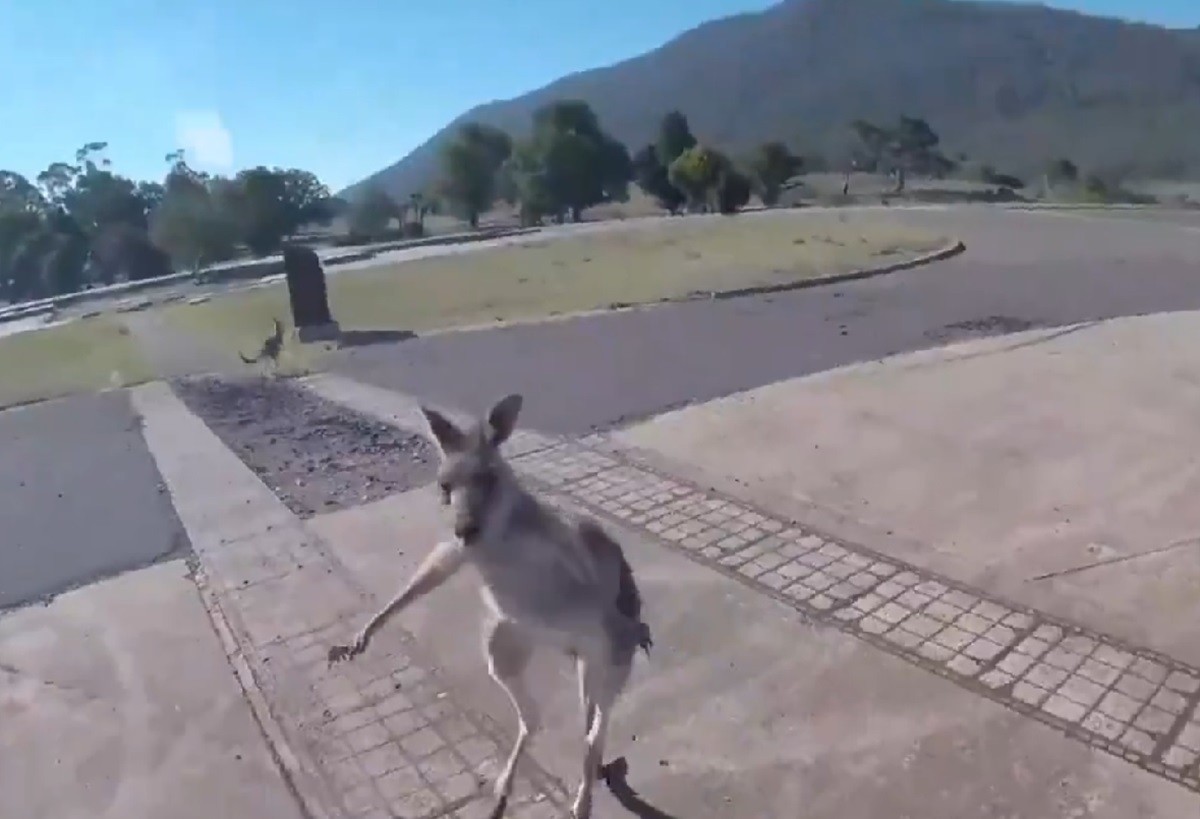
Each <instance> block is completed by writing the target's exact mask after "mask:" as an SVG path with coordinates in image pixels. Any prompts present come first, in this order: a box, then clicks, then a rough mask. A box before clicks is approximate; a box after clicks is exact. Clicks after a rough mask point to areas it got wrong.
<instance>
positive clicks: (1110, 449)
mask: <svg viewBox="0 0 1200 819" xmlns="http://www.w3.org/2000/svg"><path fill="white" fill-rule="evenodd" d="M1198 345H1200V314H1197V313H1194V312H1189V313H1167V314H1161V315H1155V316H1147V317H1139V318H1129V319H1120V320H1114V321H1110V322H1103V323H1099V324H1090V325H1082V326H1078V327H1075V328H1071V329H1068V330H1059V331H1043V332H1034V333H1028V334H1018V335H1016V336H1009V337H1006V338H1003V339H994V340H989V341H976V342H968V343H964V344H960V345H954V346H951V347H948V348H944V349H940V350H933V351H927V352H922V353H914V354H910V355H908V356H902V357H899V358H897V359H892V360H888V361H885V362H879V363H875V364H866V365H859V366H855V367H850V368H847V369H843V370H835V371H831V372H828V373H824V374H821V375H818V376H813V377H810V378H803V379H796V380H793V381H786V382H782V383H779V384H775V385H771V386H768V387H764V388H760V389H757V390H752V391H750V392H747V393H743V394H739V395H735V396H731V397H729V398H726V399H723V400H720V401H716V402H712V403H709V404H707V405H703V406H697V407H693V408H689V409H685V410H682V411H679V412H675V413H668V414H666V415H663V416H660V417H658V418H656V419H653V420H652V421H649V422H647V423H645V424H641V425H638V426H635V427H633V428H631V429H628V430H624V431H622V432H620V433H618V436H617V437H618V438H619V439H620V440H621V441H623V442H625V443H627V444H630V445H634V446H641V447H645V448H648V449H652V450H654V451H656V452H659V453H662V454H664V455H666V456H667V457H670V458H672V459H674V460H676V461H678V462H684V463H687V464H690V465H692V466H694V467H697V468H699V469H701V470H703V471H704V472H705V473H706V474H709V475H716V476H722V477H724V478H725V479H733V480H736V481H738V482H740V484H741V485H742V486H744V487H746V488H747V490H748V491H752V492H754V493H756V494H757V493H760V492H767V493H770V494H772V495H776V496H781V497H783V498H788V499H791V500H792V501H793V502H795V501H799V502H801V503H804V504H807V507H808V508H806V509H805V514H806V517H808V518H810V519H811V517H812V514H813V513H817V514H825V515H832V516H837V517H846V518H852V519H854V520H856V521H859V522H863V523H867V524H870V525H871V526H872V527H873V528H874V530H876V531H877V532H881V533H885V535H890V536H891V537H890V538H889V537H886V536H885V537H884V538H883V539H884V540H885V541H886V542H888V543H889V546H888V551H889V553H892V554H895V555H896V556H898V557H903V558H905V559H907V560H911V561H914V562H917V563H920V564H921V565H923V566H927V567H929V568H931V569H935V570H938V571H941V572H945V573H947V574H950V575H952V576H954V577H957V578H959V579H961V580H963V581H965V582H969V583H974V584H979V585H981V586H983V587H986V588H989V589H992V590H994V591H995V592H997V593H1001V594H1005V595H1008V596H1011V597H1013V598H1014V599H1017V600H1020V601H1023V602H1025V603H1027V604H1029V605H1031V606H1037V607H1041V608H1044V609H1046V610H1048V611H1052V612H1055V613H1057V614H1059V615H1061V616H1064V617H1070V618H1073V619H1077V620H1082V621H1085V622H1087V623H1090V624H1092V625H1094V626H1095V627H1097V628H1101V629H1104V630H1107V631H1111V632H1112V633H1114V634H1117V635H1120V636H1121V637H1123V638H1125V639H1128V640H1131V641H1136V642H1139V643H1141V644H1144V645H1147V646H1152V647H1154V648H1157V649H1158V650H1160V651H1163V652H1165V653H1168V654H1171V655H1172V656H1175V657H1179V658H1181V659H1184V660H1186V661H1188V662H1191V663H1195V664H1200V636H1198V635H1197V633H1196V630H1195V629H1194V628H1192V625H1191V624H1192V623H1193V622H1194V621H1195V617H1196V614H1197V613H1198V606H1200V602H1198V601H1200V510H1198V509H1197V506H1196V504H1195V502H1194V499H1195V497H1196V494H1197V492H1198V491H1200V459H1198V457H1197V454H1196V447H1195V446H1193V445H1192V444H1191V443H1190V435H1191V429H1192V428H1193V427H1194V426H1195V424H1194V419H1195V418H1196V416H1197V413H1198V412H1200V363H1198V362H1197V360H1196V357H1195V350H1196V349H1197V346H1198Z"/></svg>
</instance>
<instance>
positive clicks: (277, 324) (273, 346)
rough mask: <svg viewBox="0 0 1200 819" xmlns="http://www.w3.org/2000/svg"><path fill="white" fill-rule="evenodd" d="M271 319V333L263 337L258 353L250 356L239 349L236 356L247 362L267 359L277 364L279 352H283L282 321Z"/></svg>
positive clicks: (254, 362) (252, 362)
mask: <svg viewBox="0 0 1200 819" xmlns="http://www.w3.org/2000/svg"><path fill="white" fill-rule="evenodd" d="M271 321H272V322H274V330H273V331H272V332H271V335H269V336H267V337H266V338H265V339H263V343H262V346H261V347H259V349H258V353H257V354H256V355H255V356H254V357H253V358H251V357H249V356H247V355H246V354H245V353H243V352H241V351H240V350H239V351H238V358H240V359H242V361H244V362H245V363H247V364H256V363H258V362H259V361H262V360H263V359H269V360H270V361H271V363H272V364H274V365H275V366H278V365H279V354H280V353H281V352H283V322H281V321H280V320H279V319H277V318H273V319H271Z"/></svg>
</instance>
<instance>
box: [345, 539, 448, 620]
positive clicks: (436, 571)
mask: <svg viewBox="0 0 1200 819" xmlns="http://www.w3.org/2000/svg"><path fill="white" fill-rule="evenodd" d="M465 558H466V554H465V552H464V551H463V546H462V544H461V543H460V542H459V541H457V540H448V541H443V542H441V543H439V544H438V545H437V546H435V547H433V551H431V552H430V553H429V555H428V556H427V557H426V558H425V560H423V561H422V562H421V565H420V566H418V567H417V570H416V571H415V572H414V573H413V576H412V577H411V578H410V579H409V581H408V584H407V585H406V586H405V587H404V588H403V589H401V590H400V592H399V594H397V595H396V596H395V597H394V598H393V599H392V601H391V602H390V603H388V604H387V605H386V606H384V607H383V609H382V610H381V611H380V612H379V613H378V614H376V615H375V616H374V617H372V618H371V620H370V622H368V623H367V625H366V628H364V629H363V633H364V635H365V636H366V637H367V638H368V639H370V637H371V635H373V634H374V633H375V632H376V631H378V630H379V629H380V628H382V627H383V625H384V624H385V623H386V622H387V621H388V620H390V619H391V618H392V617H393V616H395V615H396V614H397V613H398V612H400V611H402V610H404V609H405V608H407V607H408V605H409V604H411V603H413V602H415V601H417V600H419V599H420V598H422V597H424V596H425V595H426V594H429V592H431V591H433V590H434V589H436V588H437V587H438V586H440V585H442V584H443V583H445V582H446V581H447V580H449V579H450V577H451V576H453V575H454V573H455V572H457V571H458V570H459V569H460V568H461V567H462V565H463V563H464V562H465Z"/></svg>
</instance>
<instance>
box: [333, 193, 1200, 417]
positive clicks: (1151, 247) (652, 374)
mask: <svg viewBox="0 0 1200 819" xmlns="http://www.w3.org/2000/svg"><path fill="white" fill-rule="evenodd" d="M755 218H781V217H774V216H772V217H766V216H763V217H755ZM800 218H802V217H800ZM904 218H905V219H906V220H908V221H911V222H912V223H913V224H916V225H920V226H924V227H927V228H929V229H932V230H936V231H944V232H949V233H953V234H957V235H958V236H960V237H961V238H963V239H964V240H965V241H966V243H967V247H968V250H967V252H966V254H964V255H963V256H961V257H959V258H957V259H954V260H951V261H948V262H943V263H940V264H936V265H932V266H929V267H926V268H920V269H916V270H912V271H908V272H905V273H900V274H895V275H890V276H884V277H880V278H877V279H871V280H867V281H861V282H856V283H847V284H845V285H834V286H829V287H822V288H816V289H812V290H802V291H797V292H794V293H791V294H778V295H774V296H766V297H754V298H746V299H736V300H729V301H714V302H693V303H687V304H681V305H671V306H665V307H657V308H653V309H650V310H635V311H628V312H618V313H607V314H599V315H593V316H589V317H585V318H580V319H578V320H574V321H569V322H551V323H545V324H537V325H523V326H512V327H509V328H504V329H498V330H486V331H480V332H473V333H455V334H447V335H439V336H429V337H426V338H419V339H415V340H412V341H408V342H405V343H403V344H400V345H397V346H387V347H376V348H361V349H358V350H354V351H352V352H350V353H348V354H347V355H346V356H345V357H344V358H343V359H341V361H340V363H339V364H337V365H335V366H336V367H337V368H338V369H339V370H340V371H341V372H345V373H347V374H351V375H353V376H355V377H358V378H362V379H366V380H368V381H371V382H372V383H376V384H379V385H381V386H386V387H392V388H395V389H402V390H406V391H409V392H413V393H418V394H421V395H425V396H428V397H430V398H435V399H438V400H442V401H444V402H446V403H449V404H453V405H457V406H463V407H481V406H483V405H485V404H486V403H487V402H489V401H491V400H492V399H494V398H495V397H496V396H499V395H502V394H504V393H506V392H508V391H512V390H518V391H523V392H524V393H525V394H527V395H528V396H530V398H531V399H532V400H530V401H529V403H528V406H527V412H528V421H529V423H530V424H533V425H534V426H536V427H537V428H540V429H544V430H548V431H553V432H561V433H582V432H586V431H588V430H589V429H592V428H597V427H599V428H604V427H610V426H613V425H617V424H622V423H625V422H629V421H631V420H634V419H637V418H642V417H646V416H648V415H652V414H654V413H658V412H662V411H664V410H666V409H669V408H672V407H676V406H678V405H680V404H684V403H688V402H692V401H703V400H708V399H711V398H716V397H719V396H722V395H728V394H730V393H733V392H736V391H739V390H745V389H749V388H752V387H756V386H760V385H762V384H766V383H770V382H773V381H778V380H781V379H785V378H792V377H796V376H800V375H805V374H809V373H814V372H820V371H823V370H827V369H830V368H832V367H837V366H841V365H845V364H850V363H853V362H856V361H865V360H872V359H877V358H881V357H884V356H887V355H890V354H893V353H898V352H903V351H906V350H913V349H919V348H924V347H931V346H937V345H940V344H943V343H945V342H947V341H952V340H955V339H962V338H969V337H972V336H977V335H981V334H994V333H1001V332H1010V331H1013V330H1020V329H1026V328H1028V327H1030V326H1039V327H1045V326H1058V325H1065V324H1070V323H1074V322H1079V321H1086V320H1091V319H1099V318H1106V317H1111V316H1120V315H1130V314H1137V313H1149V312H1158V311H1163V310H1179V309H1195V308H1197V307H1200V254H1198V253H1197V247H1200V234H1197V233H1195V232H1192V231H1190V230H1188V229H1186V228H1183V227H1180V226H1178V225H1173V224H1160V223H1155V222H1150V221H1138V220H1134V219H1130V218H1122V219H1118V218H1112V217H1109V218H1105V217H1096V218H1090V217H1087V218H1085V217H1076V216H1067V215H1059V214H1036V213H1029V212H1015V211H1014V212H1009V211H1002V210H998V209H994V208H960V209H956V210H944V211H909V212H906V213H905V215H904Z"/></svg>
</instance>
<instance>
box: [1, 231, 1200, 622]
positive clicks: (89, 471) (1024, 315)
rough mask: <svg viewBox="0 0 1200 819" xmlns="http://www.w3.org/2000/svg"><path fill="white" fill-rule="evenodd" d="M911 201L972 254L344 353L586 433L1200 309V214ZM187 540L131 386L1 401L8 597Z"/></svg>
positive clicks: (438, 392) (438, 395) (42, 591)
mask: <svg viewBox="0 0 1200 819" xmlns="http://www.w3.org/2000/svg"><path fill="white" fill-rule="evenodd" d="M751 218H776V217H751ZM801 218H802V217H801ZM904 218H906V219H909V220H911V221H912V222H913V223H914V224H918V225H925V226H927V227H929V228H931V229H935V230H942V231H946V232H949V233H953V234H956V235H958V236H959V237H961V238H963V239H964V240H965V241H966V242H967V244H968V251H967V253H966V254H964V255H962V256H960V257H958V258H957V259H955V260H952V261H949V262H944V263H941V264H938V265H933V266H929V267H925V268H919V269H916V270H912V271H908V272H905V273H899V274H894V275H890V276H884V277H880V278H878V279H872V280H866V281H861V282H857V283H849V284H845V285H836V286H830V287H825V288H818V289H813V290H805V291H798V292H795V293H791V294H781V295H775V296H769V297H755V298H746V299H737V300H729V301H715V302H694V303H689V304H682V305H671V306H664V307H658V308H653V309H649V310H643V311H630V312H622V313H609V314H602V315H596V316H592V317H587V318H581V319H577V320H573V321H569V322H553V323H547V324H542V325H525V326H515V327H509V328H505V329H500V330H488V331H479V332H472V333H455V334H445V335H439V336H429V337H425V338H417V339H414V340H411V341H407V342H403V343H400V344H392V345H381V346H377V347H362V348H357V349H355V350H353V351H348V352H347V353H346V354H345V355H344V357H343V358H342V359H341V360H340V361H339V362H338V363H337V364H336V367H337V368H338V369H340V370H341V371H342V372H344V373H346V374H348V375H352V376H354V377H359V378H362V379H364V380H367V381H371V382H374V383H377V384H380V385H382V386H385V387H390V388H393V389H399V390H402V391H405V392H408V393H415V394H418V395H421V396H425V397H428V398H430V399H433V400H437V401H441V402H445V403H448V404H451V405H455V406H459V407H463V408H468V409H469V408H480V409H482V408H483V407H485V406H486V405H487V404H488V403H490V402H491V401H492V400H494V399H495V398H497V397H499V396H501V395H503V394H505V393H507V392H510V391H520V392H523V393H524V394H525V396H526V408H525V411H524V420H525V422H526V423H528V424H529V425H530V426H532V427H534V428H539V429H542V430H545V431H550V432H559V433H567V434H572V433H584V432H587V431H589V430H592V429H596V428H606V427H611V426H615V425H620V424H622V423H627V422H629V421H632V420H635V419H638V418H642V417H645V416H649V415H652V414H655V413H658V412H662V411H664V410H667V409H669V408H672V407H676V406H679V405H682V404H685V403H688V402H691V401H703V400H708V399H711V398H716V397H719V396H722V395H727V394H729V393H732V392H736V391H739V390H745V389H750V388H753V387H757V386H760V385H762V384H766V383H770V382H772V381H777V380H780V379H784V378H790V377H795V376H799V375H804V374H808V373H815V372H819V371H822V370H826V369H829V368H832V367H837V366H840V365H844V364H849V363H853V362H856V361H862V360H869V359H875V358H880V357H883V356H886V355H889V354H892V353H897V352H902V351H905V350H912V349H916V348H922V347H930V346H934V345H937V344H941V343H944V342H945V341H948V340H953V339H956V338H963V337H967V336H972V335H980V334H985V333H997V332H1006V331H1011V330H1017V329H1023V328H1027V327H1031V326H1055V325H1063V324H1070V323H1075V322H1080V321H1087V320H1092V319H1100V318H1105V317H1111V316H1119V315H1129V314H1135V313H1150V312H1159V311H1165V310H1186V309H1197V308H1200V218H1198V219H1197V220H1196V223H1195V225H1194V226H1193V225H1192V224H1191V223H1190V222H1188V221H1187V220H1186V219H1181V220H1170V221H1168V220H1150V219H1134V218H1131V217H1121V218H1116V217H1094V218H1077V217H1069V216H1054V215H1045V214H1030V213H1020V212H1004V211H999V210H996V209H990V208H982V207H981V208H963V209H959V210H953V211H937V210H930V211H912V212H907V213H906V214H905V216H904ZM1193 227H1194V229H1193ZM587 229H588V230H592V229H607V228H604V227H600V226H589V227H588V228H587ZM186 548H187V542H186V537H185V536H184V534H183V532H182V530H181V529H180V527H179V524H178V521H177V520H176V519H175V516H174V512H173V510H172V509H171V507H170V503H169V500H168V498H167V496H166V495H165V494H163V493H160V491H159V478H158V474H157V472H156V470H155V467H154V464H153V461H152V459H151V457H150V455H149V453H148V452H147V451H146V448H145V445H144V443H143V441H142V439H141V435H140V434H139V432H138V430H137V426H136V420H135V417H134V414H133V412H132V411H131V409H130V407H129V405H128V400H127V397H126V396H125V395H124V394H123V393H107V394H101V395H91V396H77V397H73V398H67V399H61V400H57V401H53V402H48V403H45V404H40V405H34V406H31V407H26V408H22V409H17V410H10V411H7V412H0V608H5V607H11V606H14V605H18V604H21V603H23V602H28V601H31V600H35V599H38V598H39V597H43V596H46V595H49V594H53V593H56V592H59V591H62V590H64V589H66V588H70V587H72V586H76V585H80V584H83V583H87V582H90V581H92V580H95V579H98V578H100V577H103V576H106V575H109V574H114V573H117V572H120V571H124V570H127V569H130V568H134V567H136V566H139V565H142V564H145V563H148V562H151V561H154V560H157V559H160V558H163V557H165V556H168V555H172V554H178V553H179V552H181V551H184V550H186Z"/></svg>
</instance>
